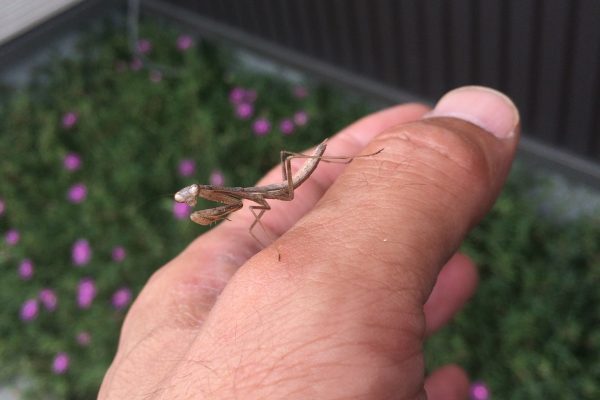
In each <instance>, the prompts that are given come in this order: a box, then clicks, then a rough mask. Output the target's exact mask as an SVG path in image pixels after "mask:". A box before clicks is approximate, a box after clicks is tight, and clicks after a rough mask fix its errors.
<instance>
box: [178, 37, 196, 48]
mask: <svg viewBox="0 0 600 400" xmlns="http://www.w3.org/2000/svg"><path fill="white" fill-rule="evenodd" d="M193 44H194V39H192V37H191V36H190V35H179V37H178V38H177V48H178V49H179V50H181V51H186V50H188V49H189V48H190V47H192V45H193Z"/></svg>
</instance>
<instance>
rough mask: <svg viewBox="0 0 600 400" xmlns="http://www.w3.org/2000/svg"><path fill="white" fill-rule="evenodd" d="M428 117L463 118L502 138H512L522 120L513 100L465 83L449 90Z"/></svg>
mask: <svg viewBox="0 0 600 400" xmlns="http://www.w3.org/2000/svg"><path fill="white" fill-rule="evenodd" d="M427 117H454V118H460V119H463V120H465V121H468V122H471V123H472V124H475V125H477V126H479V127H481V128H483V129H485V130H486V131H488V132H490V133H491V134H493V135H494V136H496V137H497V138H500V139H505V138H508V137H511V136H512V135H513V134H514V132H515V129H516V127H517V125H518V124H519V119H520V117H519V111H518V110H517V107H516V106H515V104H514V103H513V102H512V100H511V99H509V98H508V97H507V96H506V95H504V94H503V93H500V92H498V91H496V90H494V89H490V88H487V87H483V86H464V87H461V88H458V89H454V90H452V91H450V92H448V93H446V94H445V95H444V96H442V98H441V99H440V100H439V101H438V103H437V104H436V105H435V108H434V109H433V111H431V112H430V113H428V114H427Z"/></svg>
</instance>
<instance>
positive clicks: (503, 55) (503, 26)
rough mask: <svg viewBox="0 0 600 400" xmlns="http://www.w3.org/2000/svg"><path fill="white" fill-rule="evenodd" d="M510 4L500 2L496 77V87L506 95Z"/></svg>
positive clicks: (508, 66) (508, 64) (508, 2)
mask: <svg viewBox="0 0 600 400" xmlns="http://www.w3.org/2000/svg"><path fill="white" fill-rule="evenodd" d="M510 4H511V2H510V1H501V2H500V20H501V22H500V73H499V76H498V86H499V88H500V90H501V91H503V92H504V93H506V91H507V89H508V69H509V68H510V63H509V60H508V57H509V56H508V55H509V50H508V42H509V35H510V32H509V29H510Z"/></svg>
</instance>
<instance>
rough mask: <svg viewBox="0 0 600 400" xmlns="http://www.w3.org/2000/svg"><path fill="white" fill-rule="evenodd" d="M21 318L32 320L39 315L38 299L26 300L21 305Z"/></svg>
mask: <svg viewBox="0 0 600 400" xmlns="http://www.w3.org/2000/svg"><path fill="white" fill-rule="evenodd" d="M20 314H21V319H22V320H23V321H32V320H34V319H35V318H36V317H37V315H38V302H37V299H29V300H25V302H24V303H23V304H22V305H21V313H20Z"/></svg>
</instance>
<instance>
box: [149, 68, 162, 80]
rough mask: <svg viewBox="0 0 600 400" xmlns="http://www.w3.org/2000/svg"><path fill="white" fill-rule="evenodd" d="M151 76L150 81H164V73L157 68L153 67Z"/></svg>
mask: <svg viewBox="0 0 600 400" xmlns="http://www.w3.org/2000/svg"><path fill="white" fill-rule="evenodd" d="M149 77H150V82H153V83H159V82H160V81H162V77H163V75H162V72H160V71H158V70H156V69H153V70H152V71H150V74H149Z"/></svg>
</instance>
